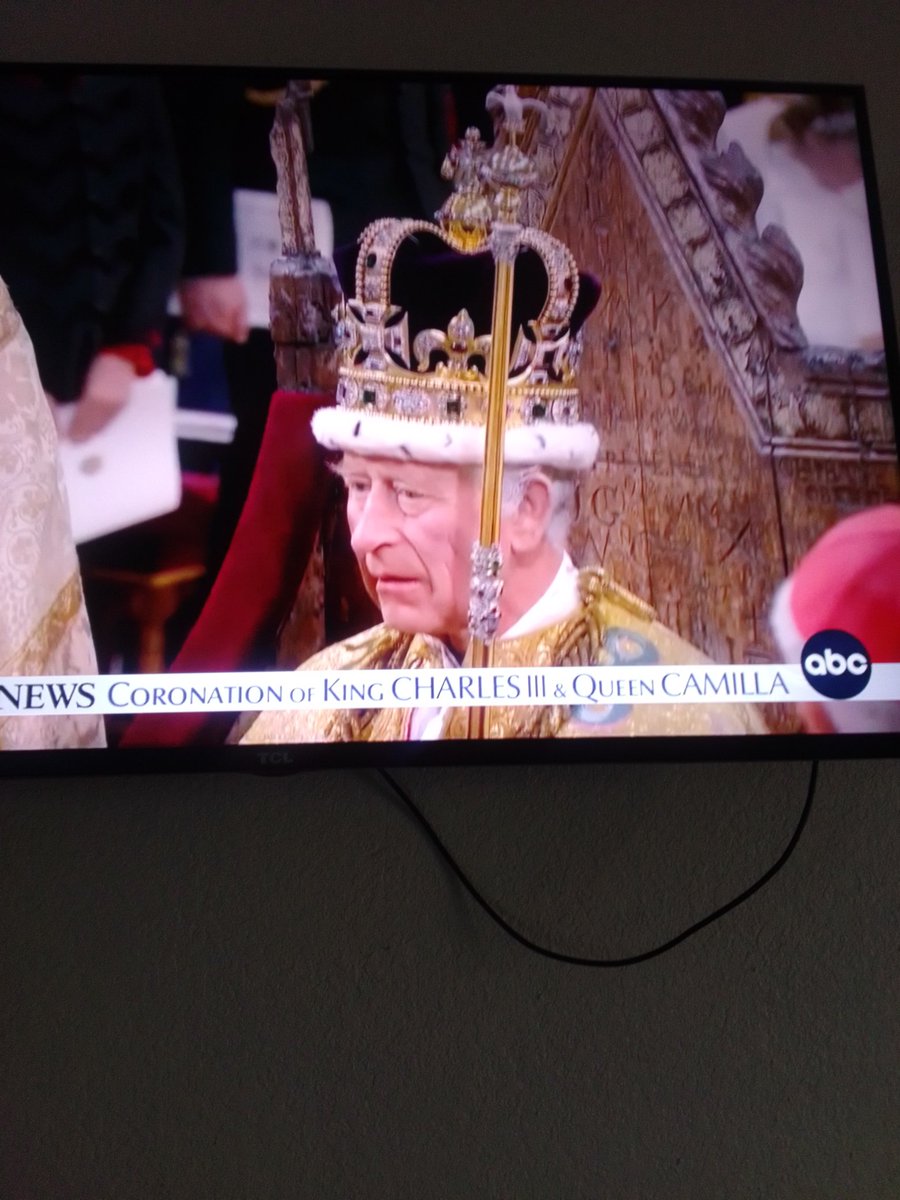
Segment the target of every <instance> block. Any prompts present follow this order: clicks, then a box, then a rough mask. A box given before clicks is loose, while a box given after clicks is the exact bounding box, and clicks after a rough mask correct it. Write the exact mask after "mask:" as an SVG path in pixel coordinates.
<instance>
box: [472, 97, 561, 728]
mask: <svg viewBox="0 0 900 1200" xmlns="http://www.w3.org/2000/svg"><path fill="white" fill-rule="evenodd" d="M486 106H487V108H488V110H489V111H491V110H497V109H500V110H502V114H503V126H502V127H503V129H504V130H505V133H506V135H507V136H506V140H505V142H504V144H503V145H502V146H501V147H500V148H499V149H496V150H494V151H493V152H492V153H491V154H490V155H489V156H486V158H487V161H486V162H484V163H483V165H482V167H481V171H480V174H481V176H482V179H483V180H484V181H485V182H486V183H487V184H489V185H490V186H491V187H492V188H493V189H495V193H494V217H493V220H492V222H491V229H490V234H489V239H488V241H489V246H490V250H491V253H492V254H493V256H494V302H493V312H492V315H491V349H490V361H489V373H488V404H487V422H486V428H485V447H484V476H483V480H482V488H481V521H480V527H479V535H478V541H476V542H475V544H474V546H473V547H472V579H471V586H470V595H469V633H470V635H471V636H470V641H469V648H468V652H467V654H466V665H468V666H471V667H479V668H480V667H490V666H492V665H493V643H494V638H495V636H496V633H497V627H498V625H499V621H500V594H501V592H502V590H503V580H502V578H501V570H502V566H503V560H502V555H501V551H500V509H501V503H502V488H503V448H504V435H505V432H506V408H507V398H506V393H507V386H508V377H509V363H510V344H511V338H512V328H511V326H512V302H513V285H514V276H515V260H516V255H517V254H518V252H519V247H520V235H521V232H522V227H521V225H519V224H518V216H519V206H520V203H521V194H522V191H523V190H524V188H526V187H528V186H529V185H530V184H532V183H534V181H535V179H536V178H537V171H536V169H535V166H534V163H533V161H532V159H531V158H530V157H529V156H528V155H527V154H525V153H524V152H523V151H522V150H521V149H520V147H519V145H518V139H519V136H520V134H521V132H522V130H523V128H524V119H523V118H524V111H525V108H526V106H527V107H529V108H536V109H540V110H543V109H544V105H543V104H541V103H540V102H539V101H533V100H526V101H523V100H522V98H521V97H520V96H519V94H518V93H517V92H516V89H515V88H514V87H512V86H511V85H505V86H503V87H498V88H494V89H493V90H492V91H491V92H490V93H489V94H488V97H487V104H486ZM489 728H490V710H489V709H488V708H486V707H473V708H470V709H469V713H468V736H469V737H470V738H483V737H484V736H485V732H486V731H487V730H489Z"/></svg>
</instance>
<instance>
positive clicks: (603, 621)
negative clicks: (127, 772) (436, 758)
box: [241, 569, 766, 745]
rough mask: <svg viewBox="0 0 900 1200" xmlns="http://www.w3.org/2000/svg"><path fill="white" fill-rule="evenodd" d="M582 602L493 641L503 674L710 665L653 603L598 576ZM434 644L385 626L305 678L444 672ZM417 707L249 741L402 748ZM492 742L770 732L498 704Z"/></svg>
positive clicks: (704, 710) (673, 713)
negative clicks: (558, 617)
mask: <svg viewBox="0 0 900 1200" xmlns="http://www.w3.org/2000/svg"><path fill="white" fill-rule="evenodd" d="M578 582H579V593H580V604H579V606H578V608H577V609H576V611H575V612H574V613H573V614H572V615H571V616H569V617H567V618H566V619H564V620H562V621H559V622H557V623H556V624H553V625H549V626H547V627H545V628H543V629H539V630H537V631H536V632H534V633H528V634H525V635H523V636H522V637H513V638H502V639H500V640H499V641H497V642H495V643H494V665H495V666H498V667H515V666H521V667H525V666H528V667H562V666H589V665H590V666H602V665H604V664H607V665H617V666H627V665H634V666H637V665H652V664H656V663H673V664H684V665H693V664H697V665H703V664H708V663H709V659H707V658H706V657H704V655H702V654H701V653H700V651H699V650H697V649H696V648H695V647H694V646H691V645H690V644H689V643H688V642H686V641H684V640H683V639H682V638H680V637H678V635H677V634H675V633H673V632H672V631H671V630H669V629H666V627H665V626H664V625H661V624H660V623H659V622H658V621H657V620H656V619H655V617H654V614H653V610H652V609H651V608H650V607H649V605H646V604H644V603H643V602H642V601H640V600H638V599H637V598H636V597H635V596H632V595H631V593H629V592H627V591H625V589H624V588H621V587H619V586H618V585H617V584H615V583H613V582H612V581H611V580H609V579H607V578H606V576H605V575H604V573H603V572H602V571H600V570H596V569H589V570H585V571H582V572H580V574H579V580H578ZM443 666H445V662H444V659H443V656H442V654H441V648H440V646H439V645H438V644H437V643H436V642H435V640H434V639H433V638H428V637H423V636H421V635H419V634H409V633H398V632H397V631H396V630H393V629H390V628H388V627H387V626H386V625H376V626H375V627H374V628H373V629H369V630H367V631H366V632H365V633H362V634H359V635H358V636H357V637H352V638H348V639H347V640H345V641H343V642H336V643H335V644H334V645H333V646H328V647H326V648H325V649H324V650H322V651H320V652H319V653H318V654H315V655H313V657H312V658H310V659H308V660H307V662H305V663H304V664H303V666H302V667H301V668H300V670H302V671H324V670H338V669H346V670H377V669H397V670H413V669H417V668H428V667H443ZM412 714H413V710H412V709H398V708H382V709H352V710H334V709H332V710H304V711H292V712H268V713H263V714H261V715H260V716H258V717H257V718H256V720H255V721H254V722H253V724H252V725H251V726H250V727H249V728H248V729H247V731H246V733H245V734H244V736H243V737H242V738H241V741H242V742H243V743H250V744H257V745H270V744H273V743H278V742H282V743H298V744H299V743H303V742H339V741H371V742H392V741H406V740H409V738H410V725H411V720H412ZM489 714H490V715H489V726H488V736H489V737H491V738H521V737H527V738H535V737H603V736H613V737H636V736H641V735H644V736H648V735H650V736H662V735H679V734H680V735H684V734H694V735H703V734H744V733H765V732H766V729H765V725H764V724H763V721H762V719H761V717H760V716H759V714H758V713H757V711H756V710H755V709H754V708H753V707H752V706H751V705H747V704H741V703H709V704H706V703H703V704H689V703H687V704H686V703H681V704H677V703H675V704H656V703H654V704H637V703H636V704H629V703H627V702H626V703H620V702H613V703H610V704H603V705H578V706H574V707H570V706H568V705H566V706H565V707H563V706H559V705H556V706H534V707H525V706H521V707H520V706H512V705H510V706H503V705H498V706H492V707H491V708H490V710H489ZM466 730H467V710H466V709H464V708H451V709H448V710H447V711H446V712H445V714H444V716H443V722H442V726H441V735H440V736H441V737H442V738H464V737H465V736H466Z"/></svg>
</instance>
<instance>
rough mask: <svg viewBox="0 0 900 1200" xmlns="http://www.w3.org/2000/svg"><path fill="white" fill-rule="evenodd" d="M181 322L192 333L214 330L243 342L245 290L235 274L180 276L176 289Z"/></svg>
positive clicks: (245, 311) (246, 334)
mask: <svg viewBox="0 0 900 1200" xmlns="http://www.w3.org/2000/svg"><path fill="white" fill-rule="evenodd" d="M178 296H179V299H180V300H181V312H182V316H183V318H184V323H185V325H186V326H187V327H188V329H189V330H191V332H192V333H214V334H217V335H218V336H219V337H221V338H226V339H227V340H228V341H230V342H246V340H247V337H248V335H249V333H250V329H249V326H248V324H247V293H246V292H245V291H244V285H243V284H242V283H241V281H240V279H238V277H237V275H210V276H208V277H206V278H197V279H183V280H182V281H181V285H180V287H179V289H178Z"/></svg>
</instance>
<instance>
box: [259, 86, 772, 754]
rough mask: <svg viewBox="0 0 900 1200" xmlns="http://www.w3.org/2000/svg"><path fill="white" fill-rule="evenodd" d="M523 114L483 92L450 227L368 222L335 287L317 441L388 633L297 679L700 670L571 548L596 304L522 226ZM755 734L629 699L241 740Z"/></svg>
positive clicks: (381, 715)
mask: <svg viewBox="0 0 900 1200" xmlns="http://www.w3.org/2000/svg"><path fill="white" fill-rule="evenodd" d="M528 105H533V106H535V107H538V106H537V104H536V102H533V101H523V100H522V99H521V98H520V97H519V96H518V95H517V94H516V92H515V90H514V89H512V88H502V89H496V90H495V91H494V92H492V93H491V95H490V96H489V97H488V107H489V108H490V107H495V108H497V109H499V110H502V116H503V119H502V122H501V132H500V134H499V135H498V138H497V140H496V142H495V145H494V146H493V147H492V148H490V149H488V148H486V147H485V146H484V145H483V144H482V142H481V140H480V138H479V137H478V134H477V132H476V131H475V130H469V131H468V132H467V134H466V136H465V138H464V140H463V141H462V142H461V144H460V145H459V146H457V147H456V148H454V149H453V150H452V151H451V152H450V154H449V155H448V157H447V160H446V162H445V164H444V171H445V174H446V175H447V177H448V178H452V179H453V181H454V191H453V194H452V195H451V196H450V198H449V199H448V200H447V202H446V203H445V204H444V206H443V208H442V209H441V211H440V212H439V213H438V214H437V217H438V223H437V224H431V223H429V222H426V221H419V220H391V219H388V220H380V221H376V222H375V223H374V224H373V225H370V226H369V227H368V228H367V229H366V230H365V232H364V233H363V235H362V237H361V239H360V244H359V252H358V255H357V257H356V264H355V274H354V276H353V278H352V281H343V282H344V284H345V286H344V292H345V295H347V296H348V297H350V298H348V299H347V300H346V301H345V303H344V304H343V305H342V306H341V309H340V311H339V314H338V330H337V332H338V341H339V347H340V369H339V375H338V387H337V397H336V399H337V403H336V404H335V406H334V407H330V408H322V409H320V410H318V411H317V412H316V414H315V416H314V418H313V433H314V435H315V437H316V439H317V440H318V442H319V443H320V444H321V445H322V446H323V447H324V448H325V449H326V450H328V451H330V452H332V453H333V454H334V455H335V458H336V460H337V461H336V464H335V469H336V470H337V472H338V473H339V474H340V476H341V477H342V479H343V480H344V482H345V484H346V489H347V520H348V523H349V528H350V537H351V545H352V548H353V551H354V553H355V556H356V559H357V561H358V564H359V569H360V572H361V574H362V578H363V581H364V583H365V586H366V588H367V590H368V592H369V594H370V595H371V596H372V598H373V600H374V601H375V602H376V604H377V605H378V608H379V610H380V612H381V615H382V618H383V620H382V623H381V624H379V625H376V626H375V627H374V628H372V629H370V630H367V631H366V632H364V633H362V634H360V635H358V636H355V637H352V638H349V639H347V640H345V641H342V642H338V643H336V644H334V645H331V646H328V647H326V649H324V650H322V651H321V652H320V653H318V654H316V655H314V656H313V657H312V658H311V659H309V660H308V661H307V662H305V663H303V664H302V667H301V668H300V669H301V670H335V669H342V668H343V669H355V670H379V669H385V668H393V669H402V670H422V669H428V668H453V667H460V666H466V667H486V666H496V667H503V668H513V667H516V666H520V667H522V666H528V667H551V666H579V665H585V666H587V665H590V666H592V667H602V666H604V665H643V664H646V665H650V664H657V663H677V664H683V665H686V664H702V663H705V662H706V661H707V660H706V659H705V658H704V656H703V655H702V654H701V653H700V651H698V650H697V649H696V648H695V647H693V646H691V645H689V644H688V643H687V642H685V641H683V640H682V639H681V638H679V637H678V636H677V635H676V634H675V633H673V632H672V631H670V630H668V629H666V628H665V627H664V626H662V625H661V624H660V623H659V622H658V621H657V620H656V619H655V617H654V613H653V610H652V609H651V608H650V607H649V606H648V605H647V604H645V603H643V602H642V601H641V600H640V599H638V598H637V597H635V596H633V595H631V594H630V593H629V592H627V591H625V590H624V589H623V588H621V587H619V586H618V585H617V584H616V583H615V582H614V581H613V580H611V579H609V578H608V577H607V576H606V575H605V574H604V572H603V571H602V570H601V569H599V568H596V567H588V568H586V569H582V570H579V569H577V568H576V566H575V565H574V563H573V561H572V559H571V557H570V556H569V553H568V551H567V546H566V543H567V536H568V531H569V526H570V523H571V520H572V517H573V513H574V502H575V493H576V488H577V484H578V478H579V475H580V473H582V472H584V471H585V470H587V469H588V468H590V467H591V466H592V465H593V463H594V460H595V458H596V456H597V453H598V450H599V439H598V436H597V433H596V430H595V429H594V428H593V426H591V425H590V424H588V423H586V422H585V421H584V420H583V419H582V416H581V404H580V398H579V392H578V387H577V382H576V371H577V366H578V359H579V355H580V350H581V339H582V327H583V325H584V322H585V320H586V318H587V317H588V316H589V314H590V312H591V310H592V309H593V307H594V306H595V304H596V301H597V298H598V295H599V287H598V284H597V283H596V281H595V280H593V279H592V278H590V277H588V276H582V275H579V272H578V269H577V265H576V263H575V260H574V258H573V257H572V255H571V253H570V252H569V250H568V248H567V247H566V246H564V245H563V244H562V242H560V241H558V240H557V239H556V238H553V237H551V236H550V235H549V234H547V233H545V232H543V231H542V230H539V229H536V228H532V227H529V226H526V225H523V224H521V223H520V222H519V221H518V212H519V202H520V197H521V195H522V192H523V190H524V189H525V188H527V187H528V186H529V185H530V184H531V183H533V182H534V180H535V169H534V165H533V163H532V161H531V159H530V158H529V157H528V155H526V154H525V153H524V151H523V150H522V149H521V148H520V146H519V136H520V134H521V131H522V129H523V127H524V121H523V117H524V108H525V107H526V106H528ZM338 265H339V270H340V262H339V264H338ZM591 699H592V700H594V701H595V700H596V699H597V698H596V697H592V698H591ZM761 732H764V726H763V724H762V722H761V720H760V718H759V717H758V716H757V714H756V713H755V711H754V710H752V709H751V708H749V707H747V706H745V705H742V704H735V703H730V704H725V703H723V704H715V703H714V704H671V705H670V704H658V703H654V704H643V705H642V704H638V703H632V702H630V701H628V700H627V699H626V700H625V701H624V702H623V701H622V700H621V699H619V698H616V699H613V700H610V701H609V702H606V701H602V702H600V703H596V702H592V703H590V704H586V705H584V706H580V707H576V708H572V707H569V706H562V705H555V706H554V705H552V704H547V705H536V706H534V707H527V706H521V705H517V706H509V707H504V706H502V704H500V705H498V706H496V707H491V708H487V709H485V708H481V707H478V708H476V707H472V708H468V709H466V708H458V707H453V708H442V707H440V705H439V704H438V705H435V706H431V707H429V706H428V705H427V704H423V706H422V707H420V708H412V709H409V708H403V709H400V708H397V709H390V708H379V709H336V710H317V711H308V710H307V711H296V712H287V713H266V714H263V715H261V716H259V717H258V718H257V719H256V721H255V722H254V723H253V724H252V725H251V726H250V728H249V729H248V730H247V732H246V733H245V735H244V738H243V741H245V742H252V743H261V744H271V743H273V742H295V743H301V742H308V741H360V740H365V741H376V742H377V741H397V740H425V739H438V738H466V737H488V738H513V737H577V736H593V737H596V736H600V735H604V734H612V735H615V736H630V735H641V734H644V735H663V734H710V733H723V734H739V733H761Z"/></svg>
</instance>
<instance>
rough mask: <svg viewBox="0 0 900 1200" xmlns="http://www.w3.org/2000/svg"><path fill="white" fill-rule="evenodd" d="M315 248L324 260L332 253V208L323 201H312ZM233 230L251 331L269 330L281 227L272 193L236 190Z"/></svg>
mask: <svg viewBox="0 0 900 1200" xmlns="http://www.w3.org/2000/svg"><path fill="white" fill-rule="evenodd" d="M312 217H313V233H314V235H315V241H316V249H317V250H318V252H319V253H320V254H321V255H323V256H324V257H325V258H330V257H331V254H332V251H333V250H334V227H333V224H332V220H331V209H330V208H329V206H328V204H327V203H326V202H325V201H324V200H313V202H312ZM234 230H235V238H236V240H237V268H238V275H239V276H240V279H241V282H242V283H243V285H244V288H245V289H246V292H247V319H248V321H249V323H250V325H251V326H252V327H253V328H254V329H268V328H269V272H270V269H271V266H272V263H273V262H274V261H275V259H276V258H281V224H280V223H279V220H278V197H277V196H276V195H275V193H274V192H255V191H251V190H250V189H248V188H238V189H237V190H236V191H235V193H234Z"/></svg>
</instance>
